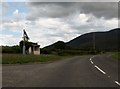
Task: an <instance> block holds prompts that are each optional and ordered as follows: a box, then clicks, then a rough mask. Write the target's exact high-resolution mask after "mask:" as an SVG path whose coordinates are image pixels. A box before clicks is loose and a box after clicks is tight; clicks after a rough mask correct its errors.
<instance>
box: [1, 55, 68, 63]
mask: <svg viewBox="0 0 120 89" xmlns="http://www.w3.org/2000/svg"><path fill="white" fill-rule="evenodd" d="M68 57H70V56H58V55H43V54H41V55H22V54H2V64H24V63H36V62H50V61H56V60H61V59H63V58H68Z"/></svg>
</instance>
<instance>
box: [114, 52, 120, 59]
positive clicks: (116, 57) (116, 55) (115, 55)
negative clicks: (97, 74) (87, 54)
mask: <svg viewBox="0 0 120 89" xmlns="http://www.w3.org/2000/svg"><path fill="white" fill-rule="evenodd" d="M112 56H113V58H114V59H117V60H120V52H115V53H113V54H112Z"/></svg>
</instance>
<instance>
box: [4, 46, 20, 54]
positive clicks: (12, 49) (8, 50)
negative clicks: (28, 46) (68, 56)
mask: <svg viewBox="0 0 120 89" xmlns="http://www.w3.org/2000/svg"><path fill="white" fill-rule="evenodd" d="M20 52H21V49H20V46H18V45H15V46H2V53H20Z"/></svg>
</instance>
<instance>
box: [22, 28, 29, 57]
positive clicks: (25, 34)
mask: <svg viewBox="0 0 120 89" xmlns="http://www.w3.org/2000/svg"><path fill="white" fill-rule="evenodd" d="M28 40H29V37H28V35H27V33H26V31H25V29H23V55H25V54H26V53H25V52H26V50H25V43H26V42H28Z"/></svg>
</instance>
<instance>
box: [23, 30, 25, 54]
mask: <svg viewBox="0 0 120 89" xmlns="http://www.w3.org/2000/svg"><path fill="white" fill-rule="evenodd" d="M23 55H25V34H24V32H23Z"/></svg>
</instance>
